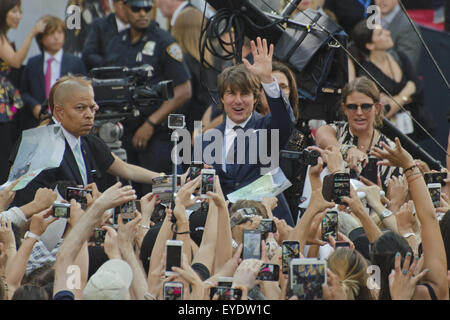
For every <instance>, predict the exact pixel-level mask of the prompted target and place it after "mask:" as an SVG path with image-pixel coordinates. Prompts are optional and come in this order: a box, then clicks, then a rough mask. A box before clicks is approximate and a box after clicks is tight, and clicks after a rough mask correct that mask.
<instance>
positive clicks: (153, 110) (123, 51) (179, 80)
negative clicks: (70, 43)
mask: <svg viewBox="0 0 450 320" xmlns="http://www.w3.org/2000/svg"><path fill="white" fill-rule="evenodd" d="M152 6H153V2H152V1H149V0H126V4H125V12H126V15H127V18H128V23H129V24H130V28H129V29H127V30H124V31H122V32H121V33H119V34H118V35H117V36H116V37H115V38H113V39H112V40H111V42H110V44H109V45H108V49H107V56H106V59H105V60H106V64H107V65H109V66H113V65H115V66H127V67H136V66H139V65H143V64H148V65H150V66H151V68H152V76H151V79H150V84H151V85H154V84H156V83H158V82H160V81H164V80H172V81H173V85H174V98H173V99H171V100H167V101H164V102H163V103H162V104H161V105H151V106H149V107H147V108H145V109H144V111H143V112H142V115H141V117H140V118H138V119H128V120H126V121H125V122H124V128H125V130H124V137H123V139H122V141H123V143H124V147H125V149H126V150H127V156H128V161H129V162H131V163H134V164H137V165H139V166H142V167H144V168H147V169H149V170H154V171H157V172H166V173H170V172H172V162H171V160H170V151H171V141H170V132H169V129H168V128H167V116H168V115H169V114H171V113H176V111H177V110H178V109H179V108H180V107H181V106H183V104H184V103H186V102H187V101H188V100H189V99H190V98H191V95H192V93H191V83H190V78H191V76H190V74H189V71H188V69H187V66H186V65H185V63H184V62H183V53H182V51H181V48H180V46H179V45H178V44H177V43H176V42H175V39H174V38H173V37H172V36H171V35H170V34H169V33H168V32H166V31H164V30H162V29H160V28H159V26H158V24H157V23H156V22H154V21H152V20H151V12H150V11H151V9H152ZM141 191H142V193H144V194H145V193H146V192H149V191H150V186H147V185H146V186H142V190H141Z"/></svg>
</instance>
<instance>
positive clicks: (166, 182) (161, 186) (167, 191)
mask: <svg viewBox="0 0 450 320" xmlns="http://www.w3.org/2000/svg"><path fill="white" fill-rule="evenodd" d="M180 184H181V176H180V175H178V176H177V188H176V190H175V192H178V189H179V188H180ZM152 192H153V194H157V195H158V199H159V200H161V203H163V204H165V205H168V204H169V203H170V202H171V201H172V176H160V177H156V178H153V179H152ZM172 208H173V206H172Z"/></svg>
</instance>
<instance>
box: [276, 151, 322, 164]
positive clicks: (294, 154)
mask: <svg viewBox="0 0 450 320" xmlns="http://www.w3.org/2000/svg"><path fill="white" fill-rule="evenodd" d="M280 155H281V157H282V158H286V159H292V160H297V161H298V162H300V163H301V164H303V165H309V166H315V165H316V164H317V159H318V158H319V156H320V153H319V152H318V151H316V150H308V149H305V150H303V151H290V150H281V152H280Z"/></svg>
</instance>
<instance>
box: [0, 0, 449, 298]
mask: <svg viewBox="0 0 450 320" xmlns="http://www.w3.org/2000/svg"><path fill="white" fill-rule="evenodd" d="M72 2H73V1H71V2H70V3H72ZM107 2H108V1H106V2H105V1H98V3H97V2H96V1H93V0H91V1H86V3H84V5H86V6H87V5H90V6H93V5H94V3H97V5H96V6H95V7H96V8H97V9H98V10H100V9H102V10H106V11H105V13H107V12H109V11H108V10H109V9H110V8H109V6H106V4H105V3H107ZM275 2H277V5H278V7H279V8H281V7H284V5H285V4H284V1H275ZM344 2H345V5H346V6H352V9H354V12H347V14H351V15H352V17H348V16H346V15H343V8H344V7H341V6H342V5H343V4H344ZM70 3H69V4H70ZM374 3H375V4H376V5H378V6H380V8H381V14H382V25H376V26H374V27H372V28H370V27H368V24H367V21H366V20H365V19H366V18H367V16H366V15H365V14H364V12H365V10H366V9H367V7H368V5H370V4H371V1H366V2H365V3H363V2H362V1H350V0H348V1H331V0H330V1H328V0H326V1H313V0H311V1H302V2H301V4H300V5H299V7H298V8H297V11H296V12H294V13H293V16H295V15H296V14H298V13H299V12H301V11H303V10H306V9H308V8H309V9H313V10H320V12H321V13H322V14H324V15H328V16H329V17H330V18H331V19H333V20H334V21H335V22H336V23H339V24H341V25H342V26H343V27H344V28H345V29H346V30H347V32H348V33H349V34H350V39H351V45H350V49H351V52H352V53H353V54H354V55H355V56H356V57H357V58H358V62H359V63H353V62H351V61H350V60H349V62H350V63H349V81H348V83H347V84H346V85H345V87H344V88H342V93H341V103H340V105H339V107H338V112H339V114H340V115H341V117H342V119H343V121H336V122H333V123H328V124H326V125H323V126H321V127H319V128H318V129H317V130H313V132H311V131H310V132H307V133H305V132H302V131H301V128H300V127H299V126H298V123H299V122H300V120H301V117H302V115H301V110H302V109H301V103H302V100H301V99H300V98H299V91H298V90H297V82H296V77H295V73H294V72H293V70H292V68H290V66H289V65H288V64H286V63H283V62H281V61H277V60H276V59H275V58H274V44H270V43H268V41H267V40H266V39H264V38H261V37H257V38H256V39H248V38H246V39H245V43H244V45H243V48H242V53H241V56H242V63H240V62H239V61H236V59H234V60H233V61H231V62H230V61H225V62H224V61H222V60H219V59H216V57H214V56H212V55H211V54H210V53H206V55H204V56H202V55H201V53H200V48H199V47H200V46H199V45H198V43H199V41H201V28H202V25H204V24H205V23H206V20H205V19H204V17H203V14H202V12H201V11H200V10H199V9H198V8H196V7H194V6H193V5H191V4H190V3H189V2H188V1H181V0H158V1H156V0H155V1H151V0H113V1H112V8H113V13H110V14H109V15H106V14H105V15H104V17H99V18H98V19H95V20H93V21H91V22H92V23H91V26H90V27H89V33H88V34H86V35H85V37H84V38H85V39H84V40H83V42H84V44H83V45H81V48H82V50H81V51H80V50H79V51H76V50H72V51H71V50H70V46H67V41H66V36H67V33H66V28H65V23H64V22H63V21H62V20H61V19H59V18H57V17H53V16H44V17H42V18H41V19H40V20H39V21H38V22H37V23H36V25H35V26H34V28H33V29H32V31H30V33H29V34H28V36H27V37H26V39H25V41H24V43H23V44H22V46H21V47H20V48H19V49H17V50H16V49H15V46H14V45H12V44H11V43H10V42H9V40H8V38H7V32H8V30H9V29H11V28H17V25H18V24H19V22H20V19H21V1H20V0H3V1H2V2H1V3H0V80H1V82H0V99H1V100H0V132H1V133H0V135H1V137H2V138H1V140H0V150H1V152H0V153H1V155H0V157H1V161H0V180H1V181H2V182H6V181H7V179H8V175H9V171H10V167H11V165H12V164H13V163H14V160H15V158H16V155H17V153H18V149H19V146H20V141H21V139H22V136H21V133H22V131H23V130H26V129H29V128H35V127H36V126H39V125H40V126H43V125H56V126H59V127H61V132H62V135H63V137H64V140H65V150H64V154H63V158H62V161H61V163H60V165H59V167H57V168H52V169H48V170H44V171H42V172H41V173H40V174H39V175H37V176H36V177H35V178H34V179H33V180H32V181H31V182H29V183H28V184H27V185H26V186H25V187H24V188H22V189H20V190H17V191H13V189H14V187H15V186H16V185H17V184H18V183H20V179H19V180H16V181H14V182H13V183H12V184H10V185H9V186H8V187H7V188H5V189H3V190H0V276H1V277H0V300H81V299H84V300H145V299H146V300H174V299H179V300H222V299H236V300H288V299H289V300H298V299H324V300H411V299H413V300H448V299H449V292H450V260H449V259H450V176H449V175H448V171H449V170H450V157H449V154H450V135H449V141H448V145H447V156H446V161H447V162H446V168H442V169H441V171H440V175H437V174H438V172H437V171H432V170H431V169H430V167H429V165H428V164H427V163H425V162H423V161H421V160H419V159H414V158H413V157H412V156H411V154H410V152H408V151H407V150H406V149H405V148H404V147H403V146H402V144H401V142H400V140H399V139H398V138H395V139H389V138H388V137H387V136H385V135H384V134H383V133H382V132H381V128H382V126H383V118H384V117H386V118H387V119H390V120H392V121H398V122H400V120H399V119H400V117H405V115H404V114H402V113H407V112H410V113H411V114H412V115H413V116H414V117H415V118H416V119H417V120H419V122H420V123H422V124H423V126H424V127H425V129H426V130H429V131H431V130H432V129H433V128H432V122H431V121H430V120H429V118H428V116H429V114H427V111H426V109H425V106H424V104H423V92H422V89H421V83H420V80H419V77H418V76H417V69H416V68H417V64H418V62H417V59H416V57H413V56H412V54H411V53H410V50H411V47H410V46H413V51H414V54H419V55H420V45H419V42H418V41H412V40H411V41H408V44H405V43H403V44H402V43H401V42H402V40H401V39H402V38H395V37H396V35H397V34H398V32H399V30H403V29H401V28H404V25H402V24H401V23H399V22H400V20H401V19H403V18H404V17H403V16H401V17H402V18H401V19H399V18H398V17H397V15H401V14H403V13H402V12H401V11H399V10H400V9H399V6H398V1H397V0H375V1H374ZM77 4H78V5H83V1H81V3H79V2H77ZM156 6H158V8H159V9H160V10H161V13H162V14H163V15H164V16H165V17H166V18H167V21H168V23H167V27H166V28H164V29H167V31H166V30H164V29H163V28H161V27H160V26H159V25H158V24H157V23H156V22H155V21H154V12H155V10H156ZM233 32H234V31H233V30H228V31H227V33H226V34H224V35H223V39H222V40H223V41H225V42H227V41H228V42H233V41H231V39H233V37H234V36H235V34H234V33H233ZM400 32H401V33H402V37H403V36H405V34H406V31H400ZM408 32H411V31H410V30H408ZM34 38H35V39H36V41H37V43H38V45H39V48H40V49H41V51H42V54H40V55H37V56H35V57H32V58H30V59H29V60H28V62H27V64H26V66H25V67H24V68H23V69H22V70H21V72H19V69H20V67H21V66H22V63H23V62H24V60H25V58H26V56H27V52H28V50H29V47H30V45H31V43H32V41H33V39H34ZM414 43H416V45H415V46H414ZM223 49H224V50H226V48H223ZM69 51H71V53H69ZM231 51H233V50H231ZM80 55H81V57H80ZM143 64H148V65H150V66H151V67H152V75H151V78H150V82H151V84H157V83H159V82H160V81H163V80H172V81H173V86H174V96H173V99H170V100H166V101H163V102H162V103H159V104H157V103H154V104H152V105H151V106H150V107H148V108H146V109H145V111H144V112H142V113H141V114H140V115H139V116H138V117H135V118H129V119H126V120H125V121H124V122H123V125H124V137H123V139H122V141H123V146H124V148H125V150H126V153H127V158H128V161H127V162H126V161H123V160H122V159H121V158H120V157H118V156H117V155H116V154H115V153H114V152H111V150H110V149H109V148H108V146H107V145H106V144H105V142H104V141H102V140H101V139H100V138H99V137H97V136H96V135H94V134H93V133H92V128H93V126H94V121H95V117H96V114H97V113H98V112H101V110H99V106H98V104H97V102H96V100H95V95H94V88H93V85H92V81H91V80H89V79H88V78H86V77H85V75H87V74H88V71H89V70H91V69H92V68H98V67H105V66H117V65H120V66H126V67H130V68H131V67H135V66H140V65H143ZM360 65H362V66H363V67H364V68H365V69H366V70H368V71H369V72H370V74H371V75H373V76H374V77H375V78H376V79H377V80H378V81H379V82H380V83H381V84H382V85H383V86H384V87H386V88H387V89H388V91H389V93H390V94H391V97H390V96H389V95H387V94H386V93H384V92H382V91H381V89H380V88H379V87H378V86H377V84H376V83H375V82H374V81H372V80H370V79H369V77H368V74H367V71H366V70H364V69H361V68H360ZM205 84H206V87H207V88H208V89H210V93H209V94H208V93H207V92H205V89H204V86H205ZM209 95H211V96H212V97H213V99H209V98H208V96H209ZM405 110H406V111H405ZM178 112H181V113H182V114H184V115H185V117H186V127H187V129H188V130H189V132H191V133H192V135H193V137H192V145H195V144H196V143H197V139H203V137H204V136H207V135H208V130H210V129H214V128H215V129H217V131H219V132H220V133H221V134H222V140H221V141H217V138H216V140H215V141H213V143H214V144H219V145H221V146H222V147H221V148H218V149H217V150H221V151H220V152H218V154H215V155H214V157H215V159H219V161H216V162H213V161H211V162H208V161H207V160H204V161H203V162H202V163H201V167H202V168H203V169H205V173H208V172H213V176H212V177H213V178H210V179H209V180H208V179H203V177H202V175H201V174H200V176H197V175H195V174H193V169H194V166H191V165H192V164H185V167H183V168H182V169H183V170H182V172H181V174H180V175H179V176H180V180H179V189H178V191H177V192H176V195H175V197H174V199H173V201H172V202H170V201H169V202H170V203H169V202H167V201H166V200H165V199H162V194H160V193H158V192H156V191H155V190H154V189H153V188H152V185H153V184H155V183H156V181H157V180H158V179H167V176H166V174H170V173H171V172H172V166H173V164H172V162H171V155H170V153H171V146H172V144H171V140H170V132H171V131H170V129H169V127H168V124H167V118H168V115H169V114H173V113H178ZM406 117H407V116H406ZM396 119H397V120H396ZM200 120H204V122H203V125H204V126H203V128H201V129H200V130H197V131H196V128H194V121H200ZM266 130H268V131H272V130H276V131H277V135H276V136H277V138H278V141H277V143H278V145H279V147H280V150H281V149H285V150H288V151H291V152H293V153H295V152H297V151H304V152H305V153H306V152H311V153H312V152H315V154H316V155H317V157H316V158H315V159H316V160H315V161H313V163H305V162H302V161H298V160H296V159H294V160H293V159H281V161H280V167H281V169H282V171H283V172H284V173H285V175H286V177H287V178H288V179H289V180H290V181H291V183H292V186H291V187H290V189H287V190H286V191H284V192H281V193H279V194H278V195H277V196H273V197H263V198H262V199H261V200H260V201H256V200H248V199H241V200H237V201H236V202H235V203H231V202H230V201H229V199H228V195H229V194H231V193H233V192H234V191H237V190H239V189H241V188H243V187H246V186H248V185H249V184H251V183H254V182H255V181H256V180H257V179H258V178H260V177H261V175H262V174H261V172H262V170H263V169H265V168H267V167H268V165H267V163H266V162H265V161H263V159H259V158H258V159H257V161H256V162H254V161H252V160H251V159H253V156H254V155H255V154H260V151H261V150H260V149H262V148H263V147H262V146H261V141H265V143H266V145H268V148H267V149H268V150H272V149H271V144H274V143H275V142H274V141H271V140H270V139H268V140H264V139H267V137H265V136H263V134H264V132H266ZM421 130H422V129H421V128H419V127H417V126H415V124H414V125H412V124H411V126H409V127H408V130H406V129H405V132H404V133H405V134H408V135H409V136H410V137H413V138H414V139H416V140H417V139H420V138H422V137H423V132H422V131H421ZM243 132H246V136H245V137H244V139H243V140H242V141H240V140H239V139H240V138H241V136H242V133H243ZM247 132H252V135H253V136H247ZM253 138H254V140H253ZM255 141H256V145H257V146H256V147H255V146H254V145H252V144H255ZM207 142H209V141H207V140H205V139H203V140H202V142H201V143H200V145H201V146H202V151H203V152H206V151H209V150H210V144H208V143H207ZM239 142H242V145H243V146H244V150H245V152H244V155H243V154H242V152H241V153H239V146H238V145H239ZM280 150H276V152H277V153H279V152H280ZM216 153H217V151H216ZM271 156H274V154H273V152H272V155H271ZM239 157H240V159H239V160H238V158H239ZM180 168H181V166H180ZM191 171H192V172H191ZM178 173H180V172H178ZM107 176H112V177H117V178H118V179H122V182H117V183H109V184H105V181H104V178H105V177H107ZM430 176H432V177H437V176H439V177H441V178H440V180H439V179H438V180H436V181H432V182H433V186H432V187H433V188H435V189H433V192H434V193H432V192H431V189H430V181H429V180H428V179H429V177H430ZM101 178H103V180H101ZM123 181H129V182H130V183H132V184H130V185H125V184H124V183H123ZM330 181H331V185H330ZM207 183H210V184H211V188H210V189H208V190H209V191H207V192H203V189H204V184H207ZM436 184H437V185H438V186H436ZM330 186H331V187H330ZM73 188H78V189H75V190H78V192H80V193H81V194H84V195H83V196H81V197H78V198H71V199H69V198H68V197H67V195H68V194H69V192H68V190H74V189H73ZM330 188H331V189H330ZM436 188H437V189H438V190H439V192H438V193H437V197H438V198H436ZM83 190H84V191H86V192H84V191H83ZM340 192H342V193H340ZM304 204H306V205H304ZM299 207H303V210H300V209H299ZM125 208H128V209H130V208H131V211H127V210H128V209H125ZM64 210H66V211H64ZM61 212H62V215H61V216H59V214H60V213H61ZM126 214H127V216H126ZM330 217H332V218H330ZM277 266H278V267H277ZM370 270H375V273H374V274H373V273H372V272H370ZM225 283H227V284H225Z"/></svg>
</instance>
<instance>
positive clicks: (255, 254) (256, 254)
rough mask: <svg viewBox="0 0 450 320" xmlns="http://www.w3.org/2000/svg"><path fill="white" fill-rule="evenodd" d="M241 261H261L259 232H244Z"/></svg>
mask: <svg viewBox="0 0 450 320" xmlns="http://www.w3.org/2000/svg"><path fill="white" fill-rule="evenodd" d="M243 239H244V240H243V245H244V247H243V249H242V260H245V259H261V231H259V230H244V236H243Z"/></svg>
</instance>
